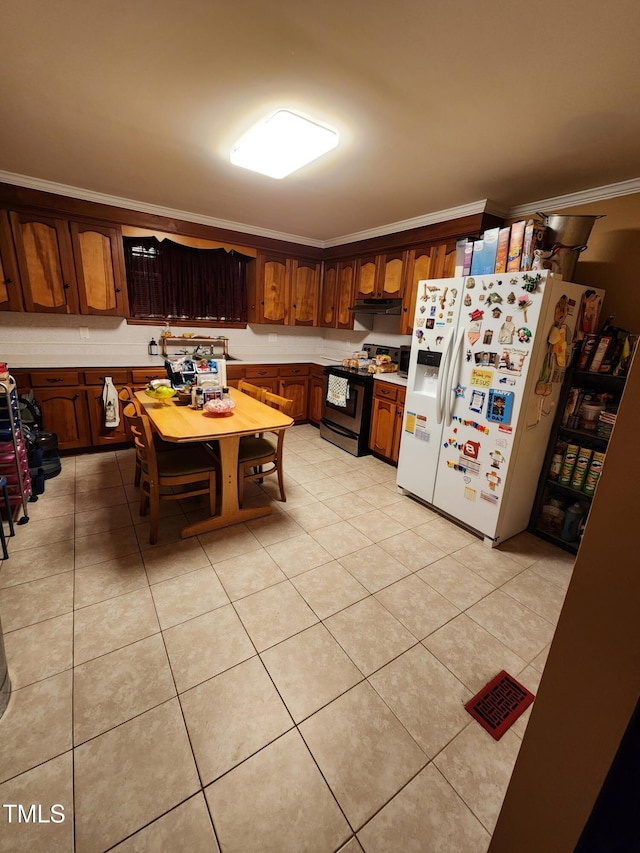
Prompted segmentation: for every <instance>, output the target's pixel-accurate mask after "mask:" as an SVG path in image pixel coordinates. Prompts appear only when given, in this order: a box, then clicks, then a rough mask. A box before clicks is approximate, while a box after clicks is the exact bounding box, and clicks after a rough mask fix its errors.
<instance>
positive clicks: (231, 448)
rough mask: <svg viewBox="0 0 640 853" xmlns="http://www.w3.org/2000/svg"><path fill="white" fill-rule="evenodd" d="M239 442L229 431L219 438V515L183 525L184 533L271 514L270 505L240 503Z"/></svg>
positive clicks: (187, 533) (210, 528) (197, 531)
mask: <svg viewBox="0 0 640 853" xmlns="http://www.w3.org/2000/svg"><path fill="white" fill-rule="evenodd" d="M239 446H240V436H239V435H229V436H225V437H224V438H220V439H219V447H220V469H221V474H220V482H221V492H222V494H221V500H220V515H214V516H211V517H210V518H205V519H203V520H202V521H196V522H194V523H193V524H188V525H187V526H186V527H183V528H182V531H181V536H182V538H183V539H186V538H187V537H188V536H197V535H198V534H199V533H207V532H208V531H210V530H219V529H220V528H221V527H228V526H229V525H231V524H239V523H240V522H242V521H250V520H251V519H252V518H261V517H262V516H264V515H271V507H270V506H269V505H268V504H267V506H255V507H246V508H241V507H240V505H239V503H238V448H239Z"/></svg>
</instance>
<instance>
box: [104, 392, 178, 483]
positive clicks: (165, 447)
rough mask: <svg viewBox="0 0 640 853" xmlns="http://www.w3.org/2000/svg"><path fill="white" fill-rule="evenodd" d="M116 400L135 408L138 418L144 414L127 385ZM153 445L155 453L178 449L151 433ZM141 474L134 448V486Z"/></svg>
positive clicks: (140, 466)
mask: <svg viewBox="0 0 640 853" xmlns="http://www.w3.org/2000/svg"><path fill="white" fill-rule="evenodd" d="M118 399H119V400H121V401H122V404H123V407H124V406H126V405H127V404H128V403H130V404H131V405H133V406H134V407H135V411H136V415H138V416H140V415H143V414H144V408H143V406H142V405H141V404H140V401H139V400H138V398H137V397H136V395H135V392H134V389H133V388H131V387H130V386H129V385H125V386H124V387H123V388H121V389H120V391H119V392H118ZM127 432H128V433H129V437H130V438H131V440H132V441H134V437H133V435H132V434H131V432H130V431H129V428H128V427H127ZM134 443H135V442H134ZM153 443H154V445H155V448H156V453H173V452H175V451H176V450H178V449H179V446H178V445H177V444H175V442H171V441H163V440H162V439H161V438H160V436H159V435H158V433H156V432H154V433H153ZM141 473H142V464H141V460H140V454H139V453H138V450H137V448H136V471H135V474H134V476H133V485H134V486H139V485H140V477H141Z"/></svg>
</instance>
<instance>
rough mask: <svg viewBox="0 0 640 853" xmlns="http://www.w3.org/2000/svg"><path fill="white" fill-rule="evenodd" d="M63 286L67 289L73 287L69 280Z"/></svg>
mask: <svg viewBox="0 0 640 853" xmlns="http://www.w3.org/2000/svg"><path fill="white" fill-rule="evenodd" d="M62 286H63V287H64V289H65V290H69V288H70V287H71V285H70V284H67V282H65V283H64V284H63V285H62Z"/></svg>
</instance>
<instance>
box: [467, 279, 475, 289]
mask: <svg viewBox="0 0 640 853" xmlns="http://www.w3.org/2000/svg"><path fill="white" fill-rule="evenodd" d="M475 286H476V280H475V278H471V276H469V278H468V279H467V284H466V287H467V290H472V289H473V288H474V287H475Z"/></svg>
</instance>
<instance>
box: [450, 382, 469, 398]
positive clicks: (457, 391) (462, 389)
mask: <svg viewBox="0 0 640 853" xmlns="http://www.w3.org/2000/svg"><path fill="white" fill-rule="evenodd" d="M466 390H467V388H466V386H465V385H461V384H460V383H459V382H458V384H457V385H456V387H455V388H454V389H453V393H454V394H455V395H456V397H464V392H465V391H466Z"/></svg>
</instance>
